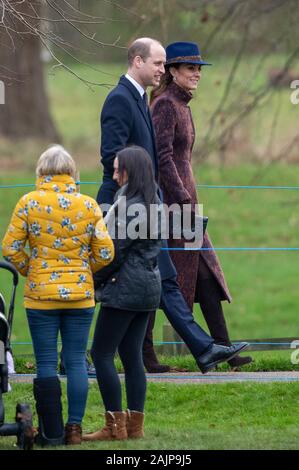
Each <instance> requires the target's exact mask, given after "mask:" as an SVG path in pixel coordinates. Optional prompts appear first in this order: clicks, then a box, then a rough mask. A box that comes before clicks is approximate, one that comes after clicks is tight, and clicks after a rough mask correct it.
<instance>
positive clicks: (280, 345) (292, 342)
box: [0, 181, 299, 354]
mask: <svg viewBox="0 0 299 470" xmlns="http://www.w3.org/2000/svg"><path fill="white" fill-rule="evenodd" d="M99 184H100V182H99V181H77V182H76V185H99ZM32 187H35V184H34V183H19V184H5V185H4V184H1V185H0V189H16V188H32ZM196 187H197V188H204V189H246V190H260V189H263V190H288V191H298V190H299V186H269V185H258V186H257V185H215V184H213V185H212V184H197V185H196ZM161 250H165V251H258V252H262V251H265V252H266V251H286V252H290V251H299V247H202V248H198V247H184V248H161ZM240 341H246V342H248V343H249V347H248V350H251V351H269V350H283V349H290V348H295V347H297V345H298V346H299V339H298V338H296V337H291V338H270V339H269V338H268V339H242V340H236V341H233V344H234V343H238V342H240ZM90 342H91V341H89V343H90ZM154 344H155V346H156V347H157V349H158V350H160V352H162V353H166V354H184V353H185V354H186V353H189V350H188V348H187V347H186V345H185V343H184V342H183V341H182V340H181V339H180V338H179V336H178V335H177V333H176V332H175V331H174V330H173V328H172V327H171V325H169V324H165V325H164V327H163V341H156V342H154ZM24 345H27V346H32V343H31V342H24V341H13V342H12V346H13V347H15V346H24Z"/></svg>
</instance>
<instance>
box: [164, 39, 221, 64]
mask: <svg viewBox="0 0 299 470" xmlns="http://www.w3.org/2000/svg"><path fill="white" fill-rule="evenodd" d="M170 64H198V65H212V64H209V63H208V62H205V61H204V60H202V58H201V55H200V49H199V47H198V45H197V44H196V43H195V42H173V43H172V44H169V45H168V46H167V47H166V64H165V65H170Z"/></svg>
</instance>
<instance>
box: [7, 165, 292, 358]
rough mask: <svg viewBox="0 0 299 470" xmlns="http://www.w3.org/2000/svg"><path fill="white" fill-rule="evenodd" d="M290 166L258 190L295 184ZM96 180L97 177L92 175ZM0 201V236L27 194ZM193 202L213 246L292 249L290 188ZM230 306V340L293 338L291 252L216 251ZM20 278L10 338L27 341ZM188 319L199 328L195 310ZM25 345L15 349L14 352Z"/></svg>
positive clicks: (219, 176) (239, 174) (204, 172)
mask: <svg viewBox="0 0 299 470" xmlns="http://www.w3.org/2000/svg"><path fill="white" fill-rule="evenodd" d="M258 170H259V167H257V166H254V165H239V166H234V167H224V168H222V169H219V168H218V169H217V168H216V169H215V168H214V167H212V166H208V165H204V166H202V167H201V168H200V169H199V168H196V169H195V173H196V180H197V182H199V183H207V184H220V183H221V184H246V183H248V182H250V181H251V180H252V178H253V177H254V175H255V174H256V172H257V171H258ZM298 175H299V173H298V172H297V171H296V166H286V165H276V166H273V167H271V168H270V169H269V170H268V171H267V173H266V174H265V175H263V177H262V178H261V179H260V181H259V184H261V185H266V184H267V185H298V183H299V176H298ZM99 179H100V178H99ZM82 180H83V181H84V180H85V181H95V180H96V178H95V175H94V174H92V173H91V172H82ZM20 182H26V183H30V182H34V176H33V175H32V174H29V173H23V174H22V175H21V174H20V175H18V176H16V175H14V174H11V173H10V174H9V173H6V174H5V173H4V174H1V177H0V184H13V183H20ZM1 191H2V194H4V195H5V197H4V198H1V200H0V218H1V222H2V223H1V229H0V232H1V233H0V237H1V238H2V234H3V233H4V230H5V228H6V227H7V224H8V221H9V218H10V214H11V212H12V210H13V207H14V205H15V203H16V202H17V199H18V198H19V197H20V196H21V194H24V192H26V191H28V190H27V189H22V188H18V189H15V190H11V189H2V190H1ZM81 191H84V192H86V193H88V194H90V195H93V196H95V195H96V192H97V186H96V185H82V187H81ZM199 196H200V200H201V202H203V204H204V213H205V214H207V215H208V216H209V233H210V236H211V238H212V240H213V243H214V246H216V247H225V246H227V247H254V246H264V247H267V246H268V247H285V246H286V247H287V246H294V247H298V246H299V244H298V226H299V218H298V214H297V204H298V198H299V196H298V194H297V191H283V190H282V191H274V190H223V189H214V190H212V189H201V190H200V193H199ZM218 256H219V258H220V260H221V263H222V266H223V269H224V272H225V274H226V278H227V281H228V285H229V287H230V290H231V293H232V296H233V303H232V304H228V303H224V304H223V305H224V308H225V315H226V318H227V322H228V326H229V330H230V335H231V338H232V339H241V338H275V337H297V336H299V329H298V321H297V316H298V315H297V310H298V309H297V306H298V289H297V278H298V275H299V264H298V259H299V253H298V252H246V251H245V252H219V253H218ZM0 280H1V281H0V282H1V291H3V292H5V293H6V295H7V296H8V294H9V289H10V285H11V284H10V277H9V274H7V275H6V273H4V271H1V272H0ZM22 290H23V279H20V286H19V288H18V291H17V301H16V309H15V321H14V328H13V336H12V340H13V341H17V342H21V341H28V340H29V338H30V336H29V332H28V328H27V322H26V319H25V314H24V309H23V307H22ZM195 316H196V318H197V320H198V321H199V322H200V323H201V324H202V325H203V326H204V320H203V319H202V315H201V313H200V309H199V306H198V305H196V306H195ZM165 322H166V319H165V316H164V314H163V313H162V312H159V313H158V315H157V322H156V329H155V340H157V341H160V340H161V339H162V334H163V332H162V330H163V328H162V327H163V324H164V323H165ZM27 351H28V348H27V347H23V346H20V345H19V346H16V347H15V352H16V353H21V352H27Z"/></svg>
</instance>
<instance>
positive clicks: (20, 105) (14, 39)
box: [0, 0, 60, 142]
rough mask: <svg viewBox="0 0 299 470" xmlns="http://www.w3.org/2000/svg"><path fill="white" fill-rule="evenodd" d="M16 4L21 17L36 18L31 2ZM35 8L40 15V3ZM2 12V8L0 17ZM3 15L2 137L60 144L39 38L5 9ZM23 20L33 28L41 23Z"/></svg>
mask: <svg viewBox="0 0 299 470" xmlns="http://www.w3.org/2000/svg"><path fill="white" fill-rule="evenodd" d="M14 4H15V8H18V11H19V12H20V13H21V14H22V13H25V14H28V15H31V16H34V15H33V11H32V9H31V8H30V5H29V4H30V0H27V1H25V2H24V3H21V2H20V4H19V5H18V4H17V2H14ZM34 8H35V11H36V13H37V15H38V16H40V11H41V2H39V1H35V2H34ZM1 10H2V8H1V7H0V17H1V15H2V11H1ZM4 15H5V17H4V20H5V25H6V26H8V27H9V28H10V29H5V28H3V27H2V28H1V29H0V44H1V46H0V80H2V82H3V83H4V87H5V104H2V105H0V135H2V136H5V137H8V138H13V137H14V138H24V137H37V138H42V139H46V140H50V141H52V142H53V141H55V142H57V141H59V140H60V139H59V135H58V133H57V131H56V129H55V125H54V123H53V120H52V118H51V115H50V112H49V103H48V98H47V93H46V89H45V81H44V73H43V64H42V62H41V41H40V38H39V36H38V35H35V34H33V33H32V32H29V28H28V27H27V26H26V24H24V22H23V21H19V20H18V19H16V18H15V16H14V17H11V16H10V14H9V13H7V12H5V10H4ZM24 20H25V21H28V22H29V21H30V22H31V25H33V26H36V24H37V21H39V20H34V19H30V18H29V17H27V16H25V17H24ZM34 22H35V25H34V24H33V23H34ZM12 29H13V30H14V31H12Z"/></svg>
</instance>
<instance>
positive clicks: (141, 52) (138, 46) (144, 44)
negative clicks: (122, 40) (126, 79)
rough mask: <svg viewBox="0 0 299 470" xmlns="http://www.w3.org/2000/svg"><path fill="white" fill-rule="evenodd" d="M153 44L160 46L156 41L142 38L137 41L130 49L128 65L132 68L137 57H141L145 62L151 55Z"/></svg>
mask: <svg viewBox="0 0 299 470" xmlns="http://www.w3.org/2000/svg"><path fill="white" fill-rule="evenodd" d="M153 43H157V44H160V42H159V41H157V40H156V39H150V38H141V39H136V41H134V42H133V43H132V44H131V46H130V47H129V49H128V63H129V66H130V67H131V66H132V65H133V61H134V59H135V57H137V56H140V57H141V59H142V60H143V61H144V62H145V61H146V60H147V59H148V58H149V57H150V55H151V45H152V44H153Z"/></svg>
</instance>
